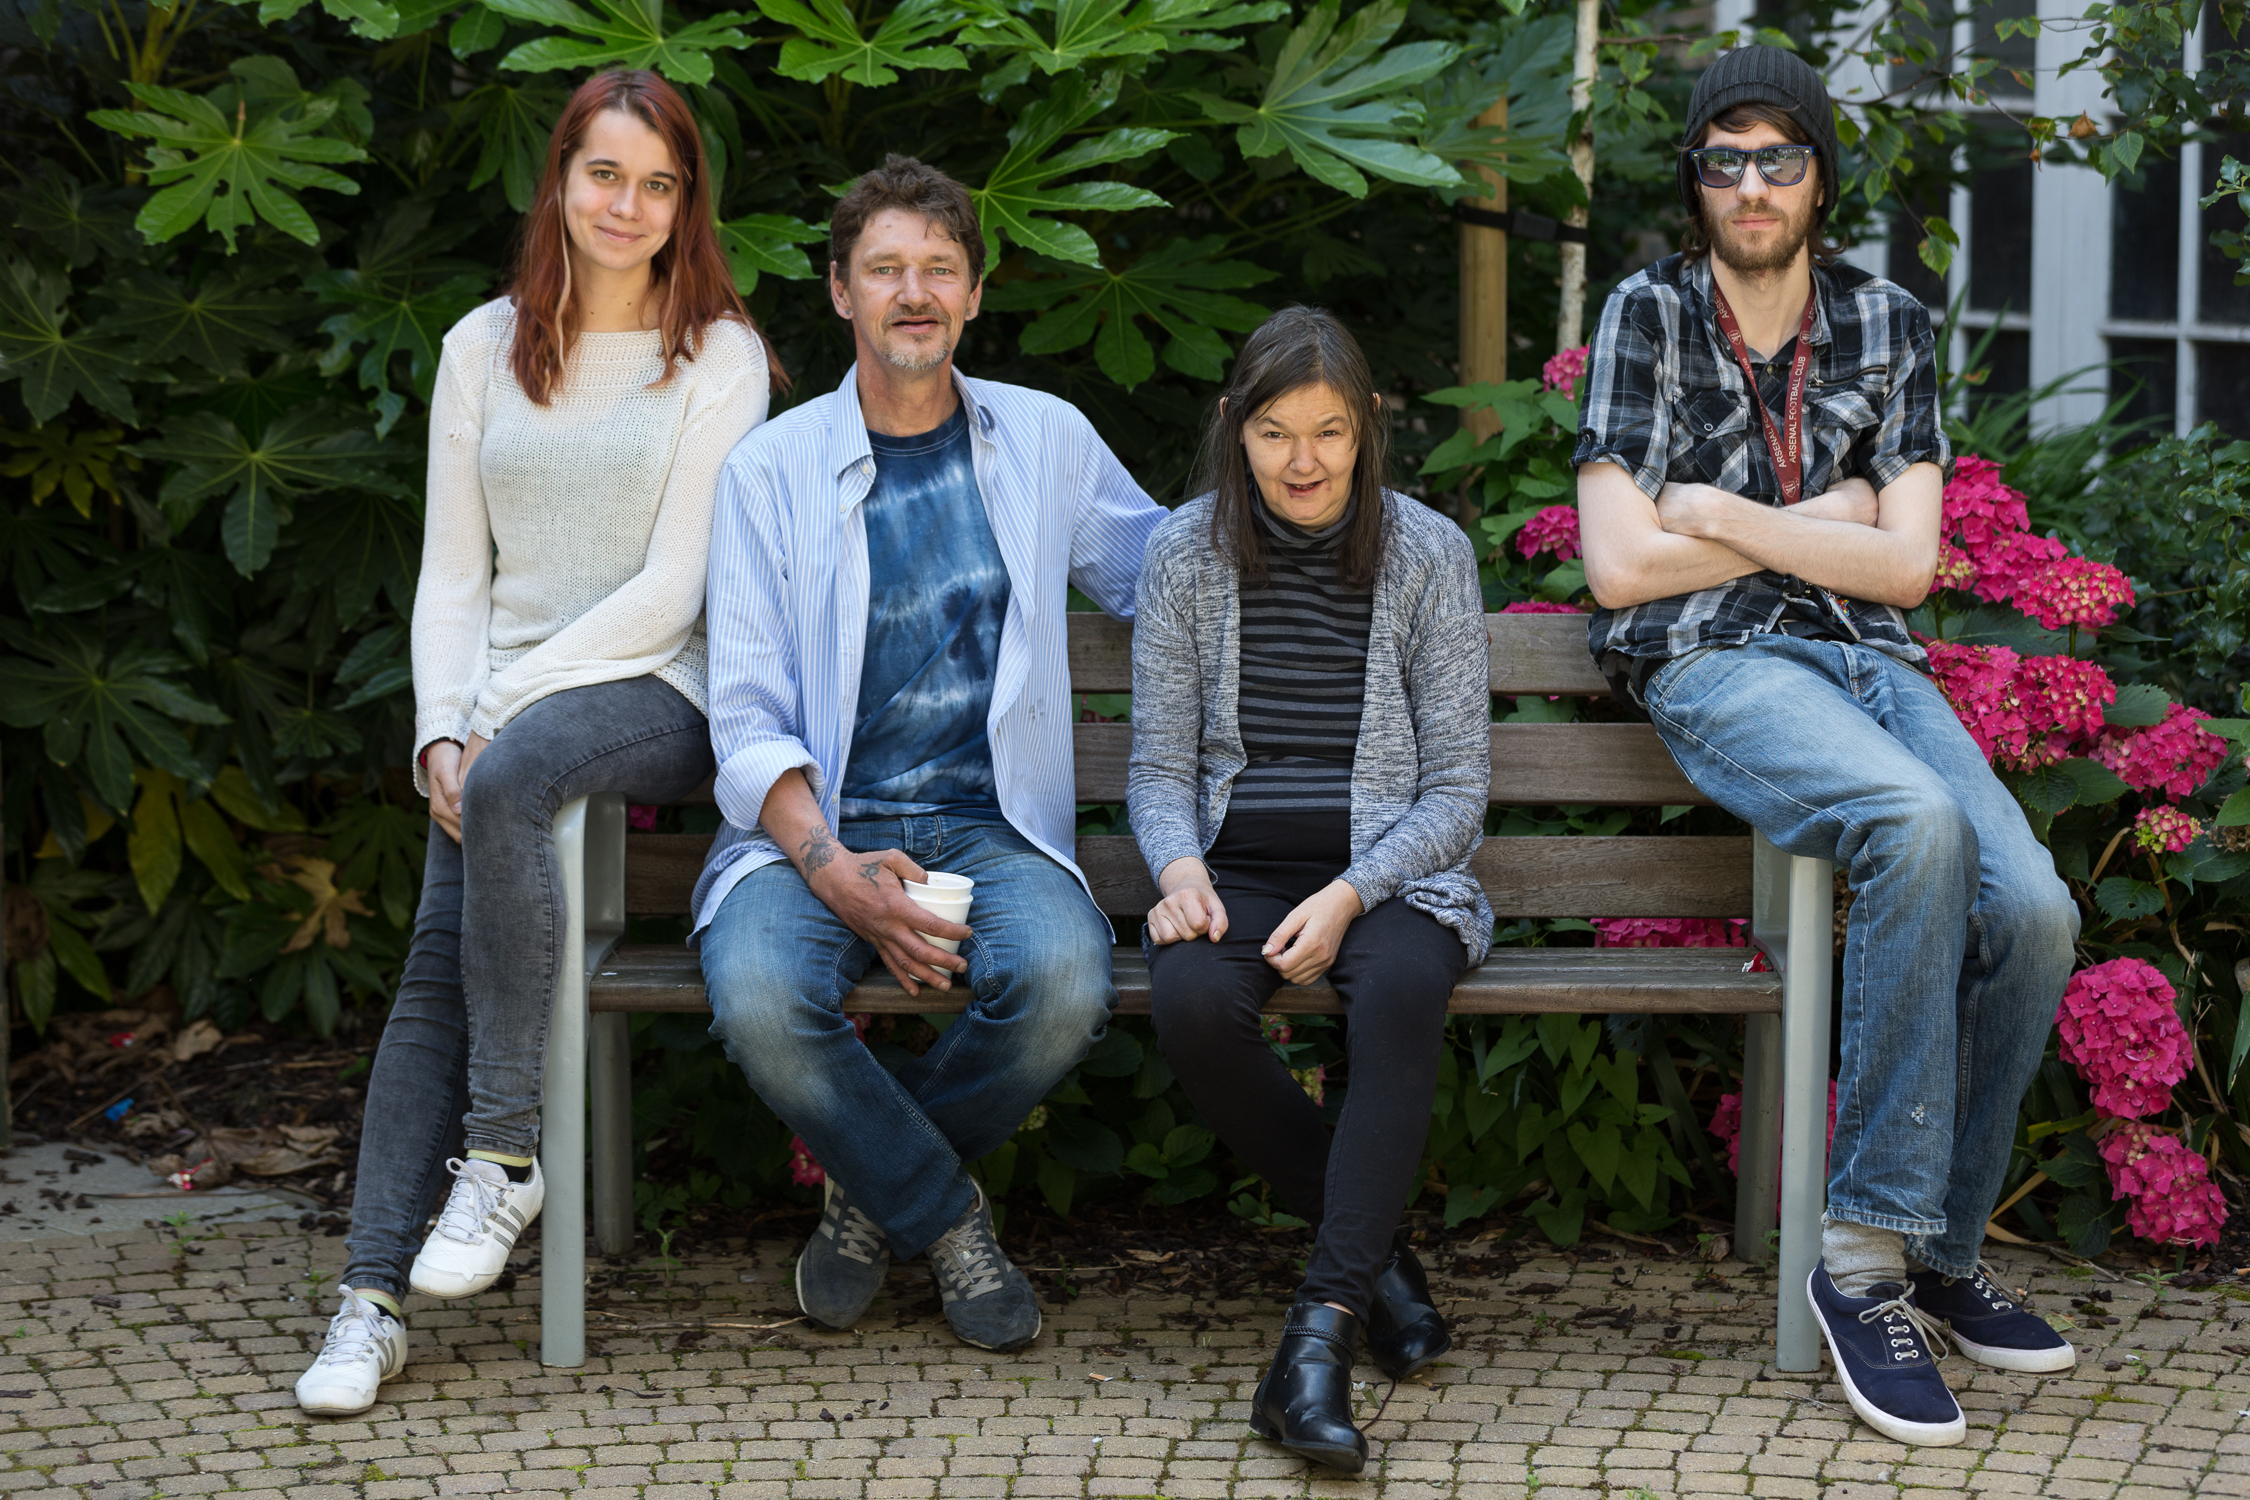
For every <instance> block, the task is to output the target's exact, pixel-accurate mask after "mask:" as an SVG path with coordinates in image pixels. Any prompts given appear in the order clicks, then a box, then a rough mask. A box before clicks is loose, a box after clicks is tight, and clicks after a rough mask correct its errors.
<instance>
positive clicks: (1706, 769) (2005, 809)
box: [1645, 635, 2078, 1276]
mask: <svg viewBox="0 0 2250 1500" xmlns="http://www.w3.org/2000/svg"><path fill="white" fill-rule="evenodd" d="M1645 692H1646V697H1647V699H1648V707H1649V713H1650V716H1651V717H1652V718H1653V719H1654V720H1655V722H1656V729H1657V733H1658V734H1660V735H1662V736H1663V738H1664V743H1665V744H1666V745H1667V746H1669V747H1670V748H1671V751H1672V754H1673V756H1674V757H1675V758H1676V759H1677V760H1678V761H1679V763H1680V768H1681V769H1682V770H1683V771H1685V772H1686V773H1687V776H1688V779H1689V780H1690V781H1692V782H1694V783H1695V784H1696V786H1697V787H1698V788H1699V789H1701V790H1702V791H1703V793H1704V794H1705V795H1706V796H1708V797H1710V798H1711V799H1712V800H1713V801H1714V802H1717V803H1718V804H1719V805H1720V806H1721V807H1724V808H1725V809H1726V810H1727V811H1728V812H1731V813H1733V814H1734V815H1735V816H1737V817H1739V818H1741V819H1742V820H1743V821H1744V822H1747V823H1749V824H1751V825H1752V826H1753V827H1755V828H1756V829H1757V830H1758V831H1759V832H1761V833H1763V834H1764V835H1765V836H1766V837H1767V838H1768V839H1770V840H1772V841H1773V843H1774V844H1775V845H1776V846H1777V847H1778V848H1781V849H1783V850H1786V851H1787V852H1789V853H1791V854H1802V855H1808V856H1811V857H1814V858H1819V859H1832V860H1834V861H1836V863H1838V864H1839V865H1841V866H1843V867H1844V868H1845V869H1846V870H1847V871H1848V872H1849V874H1850V878H1851V885H1852V890H1853V892H1854V900H1853V903H1852V909H1851V921H1850V924H1849V926H1848V928H1847V929H1846V934H1845V939H1844V994H1843V1002H1844V1005H1843V1009H1844V1014H1843V1067H1842V1069H1841V1076H1840V1077H1839V1078H1838V1079H1837V1084H1836V1138H1835V1143H1834V1144H1833V1145H1832V1146H1831V1147H1830V1150H1829V1158H1828V1213H1829V1216H1830V1217H1831V1218H1835V1219H1840V1220H1843V1221H1845V1222H1848V1223H1854V1224H1866V1225H1869V1226H1871V1227H1873V1228H1877V1229H1891V1230H1896V1231H1898V1232H1899V1233H1901V1234H1903V1235H1904V1236H1905V1237H1906V1247H1907V1252H1908V1254H1910V1255H1911V1256H1913V1257H1914V1258H1915V1259H1916V1260H1918V1261H1919V1262H1921V1263H1922V1264H1923V1265H1926V1266H1928V1267H1930V1268H1931V1269H1933V1270H1937V1271H1942V1272H1945V1273H1946V1274H1947V1275H1952V1276H1966V1275H1968V1274H1969V1273H1970V1272H1971V1271H1973V1270H1974V1269H1975V1268H1976V1262H1977V1252H1978V1249H1979V1247H1980V1246H1982V1245H1983V1243H1984V1225H1985V1221H1986V1219H1987V1218H1988V1217H1989V1216H1990V1214H1991V1212H1992V1208H1993V1204H1994V1202H1995V1201H1996V1199H1997V1198H1998V1195H1999V1191H2000V1182H2001V1178H2002V1175H2003V1174H2004V1173H2005V1171H2006V1169H2007V1165H2008V1153H2009V1151H2010V1149H2011V1148H2012V1146H2013V1143H2014V1140H2015V1128H2016V1108H2017V1105H2018V1104H2019V1103H2020V1102H2021V1101H2022V1099H2023V1093H2024V1090H2025V1089H2026V1088H2027V1087H2029V1085H2030V1083H2031V1077H2032V1074H2033V1073H2034V1072H2035V1071H2036V1070H2037V1069H2038V1066H2039V1059H2040V1056H2041V1055H2042V1054H2043V1053H2044V1052H2045V1050H2046V1045H2047V1032H2048V1029H2049V1028H2050V1027H2052V1026H2053V1025H2054V1021H2055V1010H2056V1007H2057V1006H2058V1005H2059V1004H2060V1003H2061V1000H2062V992H2063V985H2064V984H2065V982H2066V981H2067V980H2068V979H2069V977H2070V967H2071V946H2072V944H2073V943H2074V942H2075V941H2076V939H2077V936H2078V907H2077V905H2076V904H2075V903H2074V902H2073V901H2072V900H2071V898H2070V892H2069V889H2068V888H2067V887H2066V886H2065V885H2064V884H2063V882H2062V880H2061V879H2060V877H2058V876H2057V875H2056V874H2055V865H2054V860H2053V858H2052V856H2050V855H2049V854H2048V852H2047V850H2046V847H2045V846H2044V845H2042V844H2041V843H2040V842H2039V841H2038V839H2036V838H2034V837H2033V836H2032V832H2031V828H2030V826H2029V825H2028V824H2027V823H2026V822H2025V821H2024V815H2023V810H2022V808H2020V807H2018V806H2017V805H2016V800H2015V798H2014V797H2013V796H2011V795H2010V794H2009V792H2008V789H2007V788H2006V787H2004V786H2002V785H2001V784H2000V781H1999V779H1998V778H1997V777H1995V776H1994V775H1993V774H1992V768H1991V767H1990V766H1989V765H1987V764H1986V763H1985V759H1984V756H1983V754H1982V752H1980V751H1979V750H1978V749H1977V747H1976V742H1975V741H1973V740H1971V739H1970V738H1969V735H1968V731H1967V730H1965V729H1963V728H1962V727H1961V721H1960V720H1959V719H1958V718H1957V717H1956V716H1955V715H1954V712H1953V709H1952V708H1951V706H1949V705H1948V704H1947V703H1946V701H1945V699H1944V697H1943V696H1942V695H1941V694H1940V693H1939V692H1938V690H1937V688H1936V687H1935V686H1934V685H1933V684H1932V683H1931V682H1930V680H1929V679H1928V678H1927V677H1925V676H1923V675H1922V674H1921V673H1920V672H1917V671H1915V670H1914V669H1913V668H1912V667H1909V666H1907V665H1906V664H1904V663H1903V662H1900V661H1898V660H1896V659H1894V658H1892V657H1889V656H1886V655H1884V654H1883V653H1882V652H1880V651H1876V650H1873V649H1871V648H1869V647H1865V646H1860V645H1856V644H1844V643H1840V642H1835V641H1808V640H1798V639H1795V638H1793V637H1789V636H1780V635H1774V636H1761V637H1759V638H1758V639H1756V640H1754V641H1752V642H1750V643H1749V644H1747V645H1743V646H1730V647H1718V648H1711V649H1706V650H1702V651H1691V652H1689V653H1688V654H1687V655H1685V656H1682V657H1680V658H1678V659H1677V660H1675V661H1673V662H1671V663H1669V664H1667V665H1666V666H1664V667H1663V668H1661V669H1660V670H1659V671H1657V672H1656V673H1655V674H1654V675H1653V676H1652V677H1650V679H1649V681H1648V683H1647V686H1646V689H1645Z"/></svg>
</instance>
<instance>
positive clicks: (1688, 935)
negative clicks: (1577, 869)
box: [1594, 917, 1750, 948]
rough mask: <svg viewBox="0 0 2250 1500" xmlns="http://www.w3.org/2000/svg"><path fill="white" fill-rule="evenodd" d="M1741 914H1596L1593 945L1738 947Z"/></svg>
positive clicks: (1744, 924)
mask: <svg viewBox="0 0 2250 1500" xmlns="http://www.w3.org/2000/svg"><path fill="white" fill-rule="evenodd" d="M1749 925H1750V924H1749V922H1748V921H1746V920H1745V919H1743V918H1741V917H1724V918H1722V917H1596V918H1595V919H1594V946H1595V947H1597V948H1741V947H1746V946H1747V945H1748V942H1749V940H1748V939H1747V938H1745V937H1744V936H1743V932H1744V930H1745V929H1746V928H1748V927H1749Z"/></svg>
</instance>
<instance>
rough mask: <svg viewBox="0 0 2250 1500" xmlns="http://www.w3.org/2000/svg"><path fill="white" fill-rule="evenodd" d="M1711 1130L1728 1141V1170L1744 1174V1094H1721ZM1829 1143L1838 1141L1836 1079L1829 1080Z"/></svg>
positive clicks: (1714, 1111) (1712, 1118)
mask: <svg viewBox="0 0 2250 1500" xmlns="http://www.w3.org/2000/svg"><path fill="white" fill-rule="evenodd" d="M1708 1128H1709V1129H1710V1132H1711V1133H1712V1134H1713V1135H1715V1136H1717V1137H1718V1138H1719V1139H1720V1140H1722V1141H1725V1142H1726V1143H1727V1170H1728V1171H1729V1172H1732V1173H1734V1174H1735V1175H1736V1176H1738V1177H1739V1176H1740V1175H1741V1174H1742V1096H1741V1095H1740V1094H1721V1095H1720V1096H1719V1107H1718V1108H1717V1109H1715V1110H1713V1111H1711V1124H1710V1126H1709V1127H1708ZM1828 1143H1829V1144H1830V1145H1834V1144H1835V1143H1836V1080H1835V1079H1833V1078H1831V1079H1829V1080H1828Z"/></svg>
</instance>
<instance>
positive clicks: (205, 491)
mask: <svg viewBox="0 0 2250 1500" xmlns="http://www.w3.org/2000/svg"><path fill="white" fill-rule="evenodd" d="M163 430H164V435H163V437H161V438H159V439H156V440H154V441H152V442H146V443H136V444H134V445H133V446H132V448H130V449H129V450H128V451H129V452H132V453H134V454H137V455H138V456H139V457H141V458H144V459H159V460H162V461H164V462H166V463H169V464H170V465H171V466H172V467H171V470H170V472H169V473H167V474H166V475H165V476H164V488H163V490H162V492H161V494H160V496H159V498H160V499H161V501H162V502H163V506H164V515H165V519H166V520H167V521H168V522H170V523H171V525H172V528H173V529H174V530H178V529H180V528H181V527H184V526H185V525H187V523H188V522H189V521H191V520H193V519H194V517H195V513H196V512H197V511H199V510H200V509H202V507H203V502H204V501H205V500H208V499H209V498H210V497H212V496H213V495H218V494H222V493H223V494H226V495H227V497H228V498H227V508H226V514H225V516H224V517H223V518H222V520H221V522H220V528H219V529H220V535H221V536H222V537H223V538H224V540H225V543H226V551H227V560H228V561H229V562H231V563H233V564H234V567H235V571H236V572H238V573H240V574H242V576H243V577H245V578H248V577H250V576H251V575H253V574H255V573H256V572H257V571H258V570H259V569H261V568H263V567H264V566H265V565H266V563H267V562H268V561H269V560H270V559H271V558H272V556H273V546H274V541H275V539H276V537H278V536H279V534H280V530H281V525H282V523H283V522H284V521H286V520H288V518H289V514H290V508H291V507H290V502H291V501H292V500H293V499H295V497H297V496H298V495H301V494H304V493H305V492H307V491H309V490H320V489H378V490H380V489H395V488H396V481H395V480H393V479H392V478H391V477H390V475H389V474H388V473H387V472H386V468H387V466H388V465H390V464H392V463H395V462H396V461H397V460H398V459H399V458H401V457H402V456H403V455H402V453H401V452H400V450H399V449H397V448H396V447H394V446H393V445H391V444H389V443H386V442H384V441H382V440H381V439H379V438H377V437H375V436H374V435H373V434H372V433H370V432H368V431H367V430H366V429H365V428H361V427H352V426H347V425H345V424H344V422H342V421H340V420H339V418H338V417H337V416H336V415H335V414H334V413H332V412H329V411H325V410H321V409H318V408H314V409H311V410H300V411H292V412H286V413H284V414H283V415H281V416H280V417H278V418H276V419H275V420H274V421H273V422H271V423H269V424H268V425H267V427H266V430H265V431H264V432H263V433H261V434H259V437H258V440H257V441H256V442H252V441H251V440H250V439H248V438H246V437H244V436H243V435H242V430H241V429H240V428H238V427H236V426H235V425H234V423H232V422H230V421H228V420H227V419H226V418H225V417H222V416H220V415H219V414H218V413H216V412H208V411H204V412H191V413H189V414H188V415H186V416H182V417H175V418H173V419H171V420H170V421H167V422H166V423H165V424H164V429H163Z"/></svg>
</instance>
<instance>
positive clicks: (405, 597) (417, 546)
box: [292, 494, 422, 630]
mask: <svg viewBox="0 0 2250 1500" xmlns="http://www.w3.org/2000/svg"><path fill="white" fill-rule="evenodd" d="M299 531H300V532H302V533H303V534H304V547H303V550H302V552H301V553H300V554H299V555H298V563H297V565H298V569H299V571H300V572H301V573H302V574H303V575H305V576H306V577H307V578H308V579H309V580H313V581H317V582H319V583H321V584H324V585H325V586H326V587H327V588H328V589H329V590H330V591H331V595H332V597H333V598H334V600H335V605H336V623H337V625H338V626H339V627H341V628H343V629H346V630H348V629H350V628H351V627H352V626H353V625H356V624H358V623H359V619H360V617H361V616H362V615H364V614H366V613H367V611H368V610H369V608H371V607H372V606H373V605H374V603H375V596H376V594H377V593H378V592H388V593H389V595H390V596H391V603H392V605H393V606H395V607H396V608H397V609H398V611H399V612H400V613H401V614H405V613H407V612H408V611H410V610H411V609H412V608H413V603H414V579H415V575H416V574H417V573H418V572H419V571H420V568H421V565H422V516H421V512H420V511H419V510H418V509H417V508H416V507H415V506H414V505H413V503H412V502H411V501H408V500H406V499H404V498H402V497H401V496H399V495H396V494H389V495H375V494H351V495H332V496H330V497H328V498H327V499H325V500H323V501H322V502H321V506H320V513H319V524H318V525H313V524H311V523H310V522H309V521H308V523H307V524H306V525H305V526H303V527H301V528H299ZM295 535H297V533H292V536H295Z"/></svg>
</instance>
